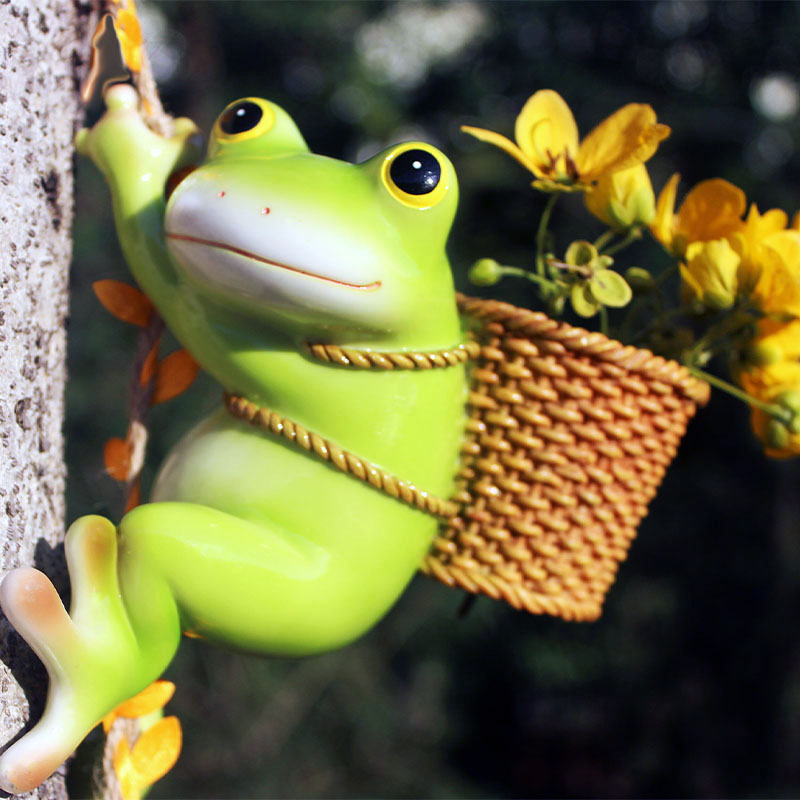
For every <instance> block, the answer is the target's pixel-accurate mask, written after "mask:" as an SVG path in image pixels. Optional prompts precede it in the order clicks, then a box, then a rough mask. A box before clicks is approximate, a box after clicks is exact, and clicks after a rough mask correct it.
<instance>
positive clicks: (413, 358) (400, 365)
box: [307, 342, 481, 369]
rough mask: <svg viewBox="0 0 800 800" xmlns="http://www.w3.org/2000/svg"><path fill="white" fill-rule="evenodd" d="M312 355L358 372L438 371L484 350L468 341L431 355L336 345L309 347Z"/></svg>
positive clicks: (435, 351) (427, 353)
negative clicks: (381, 370)
mask: <svg viewBox="0 0 800 800" xmlns="http://www.w3.org/2000/svg"><path fill="white" fill-rule="evenodd" d="M307 347H308V350H309V352H310V353H311V355H312V356H314V358H317V359H319V360H320V361H326V362H328V363H329V364H338V365H340V366H343V367H357V368H358V369H371V368H372V367H380V368H381V369H434V368H436V367H454V366H456V364H463V363H464V362H465V361H469V360H470V359H472V358H477V357H478V354H479V353H480V351H481V348H480V345H479V344H478V343H477V342H464V343H463V344H459V345H457V346H456V347H452V348H450V349H449V350H432V351H430V352H421V353H417V352H397V353H381V352H378V351H376V350H358V349H356V348H353V347H338V346H337V345H335V344H308V345H307Z"/></svg>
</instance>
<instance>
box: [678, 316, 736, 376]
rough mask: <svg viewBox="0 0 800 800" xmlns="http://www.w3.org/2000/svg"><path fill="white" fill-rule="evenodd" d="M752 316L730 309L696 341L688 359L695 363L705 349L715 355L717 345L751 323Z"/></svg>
mask: <svg viewBox="0 0 800 800" xmlns="http://www.w3.org/2000/svg"><path fill="white" fill-rule="evenodd" d="M751 322H752V318H751V317H749V316H748V315H746V314H739V313H736V312H733V311H730V312H728V313H726V314H725V316H724V317H723V318H722V320H720V321H719V322H718V323H717V324H716V325H712V326H711V327H710V328H709V329H708V330H707V331H706V332H705V333H704V334H703V336H702V337H701V338H700V339H698V340H697V342H695V344H694V347H692V349H691V351H690V352H689V355H688V356H687V361H688V362H689V363H693V362H695V361H696V360H697V358H698V356H700V354H701V353H702V352H703V351H704V350H708V351H710V353H711V355H715V347H713V346H712V345H715V344H716V345H718V344H719V343H720V342H721V341H723V340H725V339H727V338H728V337H730V336H731V335H732V334H735V333H739V332H740V331H741V330H743V329H744V328H746V327H747V326H748V325H749V324H751Z"/></svg>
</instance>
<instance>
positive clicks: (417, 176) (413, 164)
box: [389, 150, 442, 194]
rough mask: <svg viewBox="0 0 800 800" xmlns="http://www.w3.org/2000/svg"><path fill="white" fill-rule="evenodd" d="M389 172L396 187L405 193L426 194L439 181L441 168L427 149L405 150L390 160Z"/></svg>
mask: <svg viewBox="0 0 800 800" xmlns="http://www.w3.org/2000/svg"><path fill="white" fill-rule="evenodd" d="M389 174H390V175H391V176H392V180H393V181H394V183H395V185H396V186H397V188H398V189H402V190H403V191H404V192H406V194H428V192H432V191H433V190H434V189H435V188H436V185H437V184H438V183H439V178H441V177H442V168H441V166H440V165H439V162H438V161H437V160H436V158H435V156H432V155H431V154H430V153H428V152H427V151H425V150H406V152H405V153H401V154H400V155H399V156H397V158H395V160H394V161H392V165H391V167H389Z"/></svg>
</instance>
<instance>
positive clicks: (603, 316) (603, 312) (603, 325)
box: [600, 306, 608, 336]
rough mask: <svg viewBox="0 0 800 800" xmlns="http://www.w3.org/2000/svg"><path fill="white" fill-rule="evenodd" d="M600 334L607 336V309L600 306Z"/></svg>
mask: <svg viewBox="0 0 800 800" xmlns="http://www.w3.org/2000/svg"><path fill="white" fill-rule="evenodd" d="M600 333H602V334H604V335H606V336H608V309H607V308H606V307H605V306H600Z"/></svg>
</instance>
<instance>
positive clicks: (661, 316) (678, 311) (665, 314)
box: [625, 306, 705, 355]
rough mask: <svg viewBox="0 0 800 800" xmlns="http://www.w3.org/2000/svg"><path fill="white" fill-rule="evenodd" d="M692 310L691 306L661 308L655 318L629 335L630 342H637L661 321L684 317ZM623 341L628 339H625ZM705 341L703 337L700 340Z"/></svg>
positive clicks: (693, 353) (693, 349)
mask: <svg viewBox="0 0 800 800" xmlns="http://www.w3.org/2000/svg"><path fill="white" fill-rule="evenodd" d="M691 312H692V307H691V306H675V308H663V309H661V310H660V311H659V312H658V314H657V315H656V317H655V319H654V320H652V322H649V323H648V324H647V325H645V326H644V328H642V329H641V330H638V331H636V333H635V334H634V335H633V336H632V337H631V339H630V341H631V343H634V342H638V341H640V340H641V339H643V338H644V337H645V336H646V335H647V334H648V333H649V332H650V331H652V330H655V329H656V328H658V327H659V326H660V325H661V324H662V323H664V322H666V321H667V320H668V319H671V318H672V317H685V316H688V315H689V314H690V313H691ZM625 341H628V340H627V339H626V340H625ZM701 341H705V337H704V338H703V339H702V340H701ZM695 349H696V348H692V355H695V352H694V351H695Z"/></svg>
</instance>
